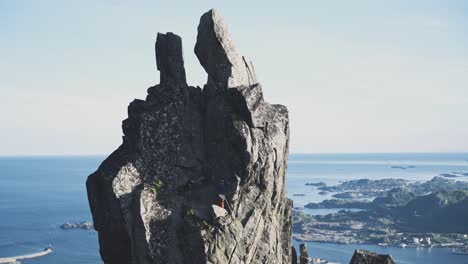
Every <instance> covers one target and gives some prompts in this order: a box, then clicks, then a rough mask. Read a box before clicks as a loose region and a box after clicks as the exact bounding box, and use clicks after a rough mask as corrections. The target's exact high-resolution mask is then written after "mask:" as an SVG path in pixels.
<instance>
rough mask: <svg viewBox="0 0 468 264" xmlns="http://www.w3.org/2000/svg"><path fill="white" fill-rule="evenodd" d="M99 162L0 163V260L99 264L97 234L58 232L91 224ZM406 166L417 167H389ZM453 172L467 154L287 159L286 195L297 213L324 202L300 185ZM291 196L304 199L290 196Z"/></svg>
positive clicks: (340, 257) (467, 161) (338, 255)
mask: <svg viewBox="0 0 468 264" xmlns="http://www.w3.org/2000/svg"><path fill="white" fill-rule="evenodd" d="M103 159H104V157H102V156H89V157H3V158H0V216H1V218H0V258H1V257H8V256H14V255H21V254H28V253H34V252H38V251H41V250H42V249H43V248H44V247H46V246H48V245H49V244H52V246H53V247H54V252H53V253H52V254H50V255H47V256H44V257H40V258H37V259H31V260H26V261H23V263H26V264H28V263H29V264H58V263H60V264H63V263H69V264H89V263H102V262H101V260H100V257H99V252H98V242H97V233H96V232H95V231H85V230H62V229H60V228H59V226H60V225H61V224H63V223H64V222H66V221H91V215H90V212H89V207H88V201H87V197H86V188H85V180H86V177H87V176H88V175H89V174H90V173H92V172H93V171H94V170H95V169H96V168H97V167H98V166H99V164H100V162H101V161H102V160H103ZM410 165H412V166H415V168H409V169H405V170H403V169H395V168H391V167H392V166H410ZM453 171H462V172H468V153H453V154H448V153H444V154H296V155H294V154H293V155H291V156H290V160H289V166H288V177H287V185H288V186H287V188H288V190H287V191H288V196H289V197H291V198H292V199H293V200H294V203H295V206H298V207H302V206H303V205H305V204H306V203H308V202H318V201H321V200H323V199H325V198H328V197H329V196H322V195H319V194H317V190H316V189H315V188H313V187H310V186H305V185H304V184H305V183H306V182H319V181H323V182H326V183H327V184H336V183H338V182H340V181H345V180H349V179H359V178H369V179H381V178H403V179H408V180H411V181H425V180H429V179H431V178H432V177H434V176H437V175H439V174H441V173H447V172H453ZM458 180H468V177H465V178H458ZM294 193H303V194H305V196H292V195H293V194H294ZM307 212H308V213H312V214H324V213H330V212H333V211H313V210H310V211H307ZM467 224H468V223H467ZM294 243H295V244H296V243H297V242H294ZM308 247H309V252H310V254H311V256H312V257H320V258H324V259H327V260H330V261H334V262H339V263H348V262H349V259H350V258H351V255H352V253H353V251H354V249H355V248H364V249H369V250H373V251H376V252H381V253H391V254H392V256H394V257H395V259H396V261H397V263H416V264H419V263H421V264H422V263H444V264H447V263H455V264H456V263H468V256H461V255H453V254H451V253H450V251H449V250H447V249H440V248H432V249H415V248H406V249H400V248H394V247H386V248H383V247H378V246H373V245H337V244H331V243H308Z"/></svg>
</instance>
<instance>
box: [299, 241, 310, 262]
mask: <svg viewBox="0 0 468 264" xmlns="http://www.w3.org/2000/svg"><path fill="white" fill-rule="evenodd" d="M299 253H300V257H299V264H309V262H310V257H309V252H307V245H306V244H304V243H301V244H300V245H299Z"/></svg>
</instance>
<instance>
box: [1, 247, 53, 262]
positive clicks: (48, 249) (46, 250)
mask: <svg viewBox="0 0 468 264" xmlns="http://www.w3.org/2000/svg"><path fill="white" fill-rule="evenodd" d="M50 253H52V246H51V245H49V246H48V247H46V248H44V250H43V251H41V252H37V253H32V254H27V255H20V256H14V257H7V258H0V263H5V264H7V263H17V261H18V260H24V259H32V258H38V257H42V256H45V255H47V254H50Z"/></svg>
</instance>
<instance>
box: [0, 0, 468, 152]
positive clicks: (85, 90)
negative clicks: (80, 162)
mask: <svg viewBox="0 0 468 264" xmlns="http://www.w3.org/2000/svg"><path fill="white" fill-rule="evenodd" d="M168 2H169V1H165V3H163V2H162V1H155V0H152V1H123V0H122V1H118V0H113V1H73V2H72V1H44V0H41V1H33V0H31V1H19V0H11V1H8V0H0V99H1V102H0V155H21V154H26V155H35V154H105V153H110V152H111V151H112V150H113V149H115V148H116V147H117V146H118V145H119V144H120V143H121V135H122V132H121V127H120V126H121V121H122V120H123V119H125V118H126V109H127V105H128V103H129V102H130V101H131V100H133V99H134V98H144V97H145V94H146V89H147V88H148V87H149V86H151V85H154V84H156V83H158V82H159V73H158V72H157V70H156V66H155V58H154V41H155V37H156V34H157V32H167V31H171V32H175V33H177V34H179V35H180V36H181V37H182V39H183V45H184V51H185V60H186V71H187V78H188V81H189V83H190V84H192V85H200V86H201V85H203V83H204V82H205V81H206V73H205V72H204V70H203V68H202V67H201V66H200V65H199V63H198V60H197V59H196V57H195V55H194V53H193V47H194V44H195V40H196V30H197V25H198V21H199V17H200V15H201V14H202V13H203V12H205V11H207V10H208V9H210V8H211V7H216V8H217V9H218V10H219V11H220V12H221V14H222V15H223V16H224V17H225V20H226V22H227V23H228V25H229V28H230V31H231V34H232V35H233V38H234V40H235V42H236V44H237V47H238V50H239V52H240V53H241V54H243V55H245V56H247V57H249V58H250V59H251V60H252V61H253V62H254V64H255V68H256V70H257V74H258V79H259V80H260V82H261V83H262V86H263V89H264V93H265V97H266V99H267V100H268V101H269V102H271V103H281V104H284V105H286V106H287V107H288V108H289V111H290V117H291V152H424V151H468V1H463V0H460V1H443V0H440V1H429V0H419V1H418V0H415V1H407V0H401V1H395V0H387V1H378V0H368V1H361V0H356V1H348V0H342V1H329V0H327V1H311V0H304V1H276V2H277V3H275V2H274V1H263V2H260V1H239V0H236V1H211V2H209V1H185V2H183V1H180V2H177V3H175V1H170V2H172V3H170V4H169V3H168Z"/></svg>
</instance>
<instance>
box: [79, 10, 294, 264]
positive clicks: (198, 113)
mask: <svg viewBox="0 0 468 264" xmlns="http://www.w3.org/2000/svg"><path fill="white" fill-rule="evenodd" d="M155 49H156V64H157V68H158V70H159V71H160V75H161V78H160V80H161V81H160V84H157V85H155V86H153V87H150V88H149V89H148V95H147V97H146V100H134V101H133V102H132V103H131V104H130V105H129V107H128V118H127V119H126V120H124V121H123V124H122V129H123V132H124V138H123V142H122V145H121V146H120V147H119V148H118V149H117V150H115V151H114V152H113V153H112V154H111V155H110V156H109V157H108V158H106V159H105V160H104V161H103V163H102V164H101V165H100V166H99V168H98V170H97V171H96V172H94V173H93V174H91V175H90V176H89V177H88V180H87V182H86V187H87V191H88V200H89V204H90V208H91V213H92V215H93V221H94V228H95V229H96V230H97V231H98V235H99V246H100V254H101V256H102V259H103V261H104V263H105V264H128V263H132V264H166V263H170V264H185V263H190V264H205V263H210V264H214V263H230V264H256V263H275V264H277V263H278V264H281V263H282V264H290V263H291V259H292V251H291V248H292V244H291V232H292V216H291V214H292V201H291V200H289V199H287V198H286V187H285V182H286V181H285V177H286V167H287V159H288V150H289V117H288V111H287V109H286V107H284V106H281V105H271V104H269V103H267V102H265V101H264V99H263V93H262V89H261V86H260V84H258V83H257V81H256V78H255V74H254V73H253V67H252V65H251V63H250V62H249V63H246V60H244V59H243V58H242V57H240V56H239V55H238V54H237V52H236V51H235V48H234V45H233V42H232V40H231V38H230V37H229V35H228V33H227V29H226V26H225V25H224V22H223V21H222V18H221V17H220V16H219V14H218V13H217V12H216V11H213V10H211V11H209V12H208V13H206V14H204V15H203V17H202V18H201V22H200V26H199V34H198V37H197V47H196V52H197V56H198V58H199V60H200V63H201V64H202V65H203V67H205V69H206V71H207V72H208V76H209V78H208V83H207V84H206V85H205V86H204V88H203V90H201V89H200V88H198V87H197V88H196V87H191V86H188V85H187V83H186V77H185V69H184V64H183V55H182V54H183V52H182V41H181V39H180V37H178V36H177V35H175V34H172V33H167V34H158V37H157V41H156V47H155Z"/></svg>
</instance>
